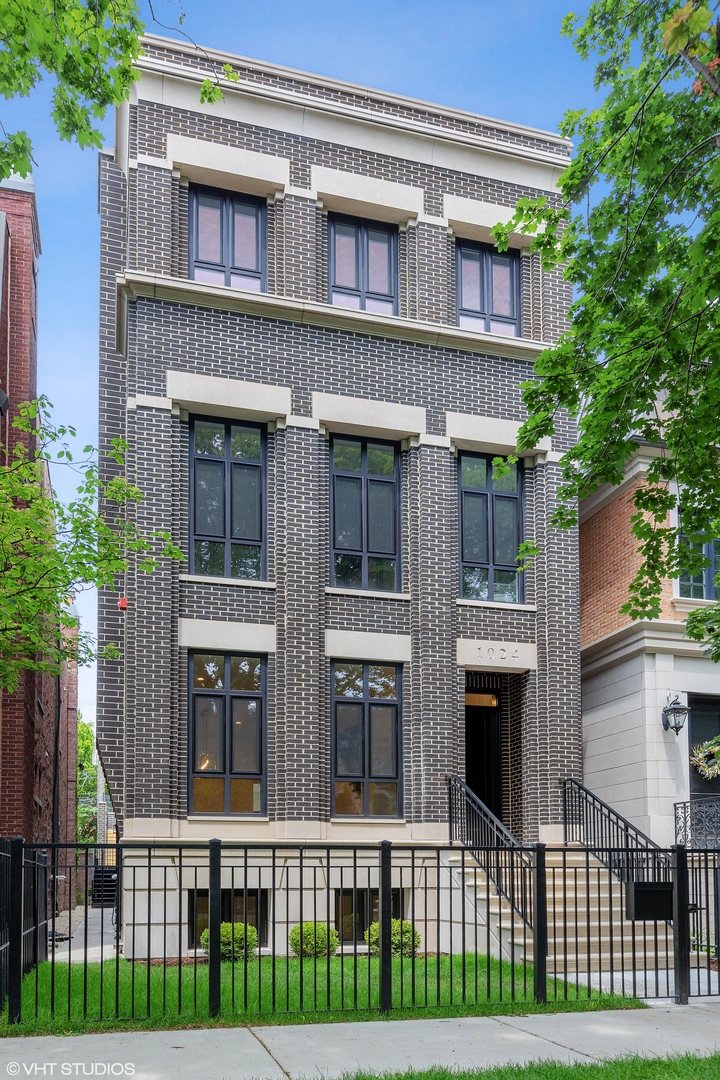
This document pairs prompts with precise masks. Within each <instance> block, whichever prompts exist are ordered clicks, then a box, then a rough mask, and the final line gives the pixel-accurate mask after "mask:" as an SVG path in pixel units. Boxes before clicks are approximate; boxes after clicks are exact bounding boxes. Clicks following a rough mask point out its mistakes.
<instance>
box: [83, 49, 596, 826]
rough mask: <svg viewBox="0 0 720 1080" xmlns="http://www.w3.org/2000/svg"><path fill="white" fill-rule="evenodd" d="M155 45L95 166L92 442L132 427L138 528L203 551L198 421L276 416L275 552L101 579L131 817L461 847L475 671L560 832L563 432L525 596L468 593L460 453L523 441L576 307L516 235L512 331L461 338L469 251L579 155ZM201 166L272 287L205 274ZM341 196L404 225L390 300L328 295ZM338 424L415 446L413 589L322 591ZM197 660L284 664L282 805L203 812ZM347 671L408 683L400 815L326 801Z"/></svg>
mask: <svg viewBox="0 0 720 1080" xmlns="http://www.w3.org/2000/svg"><path fill="white" fill-rule="evenodd" d="M144 48H145V52H144V55H143V57H142V58H141V60H140V61H139V64H138V66H139V70H140V79H139V81H138V82H137V83H136V84H135V85H134V88H133V96H132V99H131V101H130V104H129V105H127V106H125V107H123V108H122V109H121V110H120V112H119V114H118V118H117V125H116V145H115V148H114V150H113V151H112V152H108V153H105V154H103V155H101V158H100V213H101V245H102V246H101V342H100V437H101V447H102V448H103V449H104V450H107V448H108V445H109V441H110V440H111V439H112V438H114V437H116V436H122V437H124V438H126V439H127V440H128V444H129V452H128V456H127V461H126V466H125V469H126V474H127V477H128V479H130V480H132V481H134V482H136V483H137V484H138V485H139V486H140V487H141V489H142V490H143V492H144V493H145V499H144V501H143V502H142V504H141V505H140V507H139V508H138V510H137V516H138V521H139V522H140V524H141V525H142V526H143V527H144V528H147V529H153V528H155V529H163V530H167V531H168V532H170V533H171V534H172V536H173V538H174V539H175V541H176V542H177V543H178V544H179V545H180V547H181V549H182V550H183V551H184V552H185V554H186V556H187V557H188V560H189V557H190V547H189V544H190V538H189V521H190V515H191V506H190V502H189V499H190V483H189V464H188V462H189V445H190V444H189V438H190V434H189V433H190V424H191V423H192V417H193V416H200V417H212V418H221V419H222V418H223V417H224V418H226V419H237V418H239V419H241V420H242V419H245V420H248V421H251V422H252V421H255V422H258V423H262V424H265V425H267V428H266V430H267V443H266V477H267V480H266V487H265V492H264V495H265V506H266V520H265V530H266V537H267V551H266V566H265V572H264V573H263V580H260V581H249V580H237V579H232V578H229V579H227V580H222V579H217V578H215V577H207V578H204V577H203V576H202V575H200V574H197V573H191V567H190V562H189V561H188V563H186V564H184V565H178V564H177V563H170V562H167V561H164V562H163V563H162V565H161V568H160V569H159V570H158V571H157V572H155V573H154V574H152V575H151V576H147V575H144V574H142V573H140V572H139V571H137V570H136V569H132V570H131V571H130V572H129V573H128V574H127V576H126V578H125V579H124V580H122V581H119V582H118V592H115V593H113V592H111V591H109V590H108V591H106V592H103V593H102V595H101V597H100V609H99V633H100V640H101V644H104V643H107V642H117V643H118V644H119V645H120V648H121V652H122V657H121V659H120V660H118V661H103V662H102V663H101V664H100V667H99V676H98V742H99V749H100V753H101V757H102V762H103V766H104V769H105V772H106V775H107V778H108V783H109V788H110V793H111V797H112V801H113V806H114V809H115V811H116V812H117V814H118V820H119V823H120V826H121V829H122V832H123V835H124V836H125V837H126V838H128V839H129V838H136V839H139V838H142V839H146V838H149V839H157V838H163V837H183V838H197V839H207V838H209V837H211V836H220V837H221V838H227V839H230V838H237V839H241V840H248V839H267V840H269V839H273V838H277V839H293V840H295V839H298V840H299V839H307V840H312V839H322V840H330V841H333V842H334V841H338V842H355V841H361V840H379V839H383V838H389V839H392V840H396V841H402V840H403V839H405V840H410V839H413V840H416V841H420V840H438V841H442V840H445V839H446V837H447V817H448V809H447V788H446V779H445V778H446V776H447V774H449V773H454V772H459V773H460V774H461V775H464V774H465V769H466V763H465V702H464V693H465V688H466V673H467V672H470V673H471V675H472V680H474V682H473V686H474V688H475V689H476V690H479V691H480V692H482V690H483V689H486V690H487V691H488V692H496V693H497V694H498V696H499V708H500V715H501V721H500V728H501V737H500V743H501V745H500V748H499V752H498V760H497V768H498V769H499V770H500V771H501V772H502V815H503V819H504V821H505V823H506V824H507V825H508V826H509V827H510V828H512V829H513V831H515V832H516V834H517V835H519V836H520V837H522V838H523V839H525V840H528V841H530V840H535V839H538V838H541V839H546V840H554V839H560V838H561V833H560V832H559V828H560V823H561V808H560V789H559V780H561V779H562V778H564V777H566V776H570V775H575V776H580V774H581V755H582V737H581V730H580V700H579V651H578V650H579V641H578V636H579V629H578V584H577V582H578V561H577V560H578V555H577V537H576V534H575V533H573V532H572V531H571V532H567V533H565V532H563V533H558V532H556V531H553V530H550V529H549V527H548V517H549V514H550V511H551V509H552V507H553V505H554V502H555V498H556V490H557V484H558V481H559V469H558V464H557V462H558V460H559V457H560V456H561V455H562V453H563V451H565V450H566V449H567V448H568V447H569V446H571V445H572V440H573V429H572V425H571V424H570V423H569V422H567V421H565V420H563V421H562V423H561V424H559V425H558V435H557V436H556V437H555V438H554V439H553V440H552V445H543V446H541V447H538V448H536V450H535V451H533V452H532V453H531V454H529V455H528V457H527V458H526V459H525V461H524V471H523V476H524V487H523V523H524V524H523V537H524V539H526V540H535V541H536V542H538V543H539V544H540V546H541V548H542V553H541V555H540V557H539V558H538V559H537V560H536V562H535V564H534V566H533V567H532V569H530V570H529V571H528V572H527V573H526V574H525V583H524V597H523V603H521V604H508V603H494V602H491V601H477V600H467V599H462V598H461V595H460V584H459V555H458V551H459V494H458V458H457V454H458V451H459V450H465V451H471V452H477V453H485V454H489V455H491V456H492V455H495V454H498V453H500V454H503V453H507V452H508V451H509V450H511V449H512V447H513V446H514V439H515V434H516V431H517V427H518V425H519V424H520V423H521V422H522V420H523V419H524V416H525V413H524V409H523V405H522V401H521V391H520V388H519V386H520V383H521V382H522V381H523V380H525V379H527V378H528V377H530V375H531V371H532V364H533V361H534V359H535V358H536V356H537V355H538V353H539V352H540V351H541V348H542V343H543V342H550V341H552V340H554V339H555V338H556V337H557V336H558V334H559V333H560V332H561V331H562V329H563V327H564V326H565V313H566V310H567V306H568V303H569V299H570V297H569V292H568V288H567V286H566V285H565V284H564V282H563V281H562V278H561V276H560V275H559V274H557V273H551V274H547V273H544V272H543V271H542V270H541V267H540V265H539V262H538V260H537V258H536V257H535V256H530V255H529V254H528V252H527V249H526V248H523V249H521V250H520V257H519V294H520V318H519V334H518V336H515V337H508V336H501V335H500V334H491V333H486V332H484V331H483V332H480V331H477V330H474V329H467V328H463V327H459V326H458V325H457V321H458V320H457V314H456V312H457V306H456V305H457V284H456V243H457V240H458V238H460V239H468V240H470V241H476V242H478V241H480V242H485V243H486V244H487V243H489V240H490V235H489V230H490V228H491V226H492V224H494V223H495V222H496V221H497V220H498V219H499V217H500V216H501V215H502V214H507V213H508V211H509V209H510V208H512V207H513V206H514V204H515V203H516V201H517V199H518V198H520V197H521V196H523V195H532V194H537V193H539V192H548V193H552V192H553V191H554V181H555V179H556V177H557V175H558V173H559V171H560V170H561V169H562V168H563V167H564V165H565V164H566V162H567V161H568V158H569V145H568V143H567V142H566V141H565V140H563V139H561V138H560V137H559V136H556V135H553V134H551V133H544V132H538V131H535V130H534V129H530V128H525V127H523V126H521V125H516V124H505V123H503V122H500V121H495V120H487V119H485V118H483V117H480V116H473V115H471V114H468V113H462V112H459V111H457V110H451V109H443V108H441V107H439V106H434V105H428V104H426V103H423V102H417V101H412V100H409V99H405V98H401V97H398V96H395V95H390V94H384V93H381V92H378V91H371V90H366V89H364V88H361V87H356V86H352V85H350V84H346V83H342V82H337V81H334V80H330V79H325V78H321V77H319V76H314V75H306V74H303V73H301V72H295V71H291V70H289V69H286V68H280V67H277V66H274V65H271V64H266V63H262V62H258V61H254V60H246V59H242V58H238V57H232V56H226V55H224V54H221V53H217V52H213V51H212V50H210V51H209V52H207V53H205V52H204V51H203V52H202V53H196V52H195V50H192V49H189V48H186V47H184V46H183V45H181V44H178V43H176V42H170V41H167V40H164V39H161V38H156V37H149V38H147V39H146V40H145V45H144ZM226 62H229V63H231V64H232V65H233V67H234V69H235V70H236V71H237V73H238V76H239V82H238V83H229V84H227V85H223V94H224V97H223V101H222V102H220V103H218V104H215V105H210V106H204V105H201V104H200V100H199V86H200V82H201V81H202V79H203V78H204V77H205V76H206V75H207V74H208V73H211V74H212V73H217V72H220V71H221V69H222V64H223V63H226ZM194 184H195V185H196V184H202V185H205V186H206V187H209V188H213V189H216V190H220V191H231V192H233V193H237V194H247V195H250V196H254V197H260V198H261V199H262V200H263V205H264V206H265V214H266V222H265V230H264V244H265V257H266V281H265V282H264V287H263V289H262V291H248V290H246V289H233V288H229V287H225V286H221V285H214V284H206V283H203V282H201V281H199V280H194V279H193V272H192V265H191V263H190V251H191V246H192V245H191V243H190V234H189V227H190V226H189V222H190V220H191V214H192V211H191V203H190V201H189V199H188V194H189V190H191V186H192V185H194ZM333 214H343V215H350V216H351V217H355V218H358V219H362V220H365V221H370V222H372V221H380V222H385V223H387V222H389V223H391V224H392V225H394V226H396V227H397V230H398V231H397V290H396V299H397V311H398V314H397V315H389V314H388V315H385V314H376V313H374V312H371V311H362V310H351V309H347V308H342V307H337V306H334V305H332V304H331V303H330V302H329V288H330V285H329V281H330V273H331V269H330V266H329V262H328V250H329V228H328V223H329V221H330V220H332V215H333ZM513 243H514V244H515V250H517V249H518V248H519V247H520V245H521V244H522V243H525V244H527V240H526V239H523V238H519V237H517V238H515V239H514V241H513ZM338 433H342V434H344V435H348V436H353V435H355V436H363V437H370V438H375V439H381V440H385V441H390V442H393V443H394V444H396V445H397V447H398V450H399V502H400V513H399V547H398V557H399V561H400V577H399V581H398V585H397V589H398V591H397V592H388V593H387V594H386V595H383V593H382V592H378V591H367V592H366V593H365V594H363V592H362V590H357V589H348V588H342V587H336V586H334V585H333V584H332V576H331V569H332V568H331V525H330V521H331V498H330V443H329V439H330V438H331V437H332V436H333V435H336V434H338ZM104 467H105V470H106V476H107V475H110V473H111V467H110V465H109V464H108V463H107V459H106V461H105V466H104ZM118 595H124V596H126V597H127V610H126V612H125V613H121V612H119V611H118V607H117V598H118ZM378 636H379V637H378ZM383 638H384V639H385V640H383ZM351 643H352V644H351ZM351 649H354V650H355V651H349V650H351ZM193 650H194V651H195V652H197V651H200V652H206V653H218V654H219V653H224V654H244V653H258V654H262V655H263V656H264V657H265V658H266V663H267V667H266V688H265V698H264V700H265V718H264V723H265V747H264V774H265V780H264V783H265V792H266V803H265V805H264V806H263V808H262V809H263V812H262V813H247V814H228V815H220V814H205V815H204V814H199V813H197V812H195V811H194V810H193V808H192V806H191V805H190V804H189V801H188V798H189V796H188V792H189V762H188V753H189V749H188V747H189V742H188V738H189V718H188V698H189V690H188V653H189V652H190V653H192V652H193ZM350 660H354V661H356V662H358V663H361V662H375V663H382V662H383V661H384V662H385V663H386V664H396V665H397V666H398V668H399V669H400V670H401V671H402V697H401V705H400V710H401V721H400V766H399V768H400V779H401V787H402V800H401V807H400V812H399V814H398V816H397V817H395V818H377V817H376V818H373V817H362V816H354V817H343V816H342V815H338V816H336V817H333V816H332V812H331V811H332V801H331V792H332V783H333V780H332V754H333V750H332V746H333V738H332V703H331V681H330V680H331V664H332V663H333V661H338V662H348V661H350ZM472 680H471V681H472ZM467 685H468V686H469V685H470V683H468V684H467Z"/></svg>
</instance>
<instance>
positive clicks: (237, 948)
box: [200, 922, 258, 963]
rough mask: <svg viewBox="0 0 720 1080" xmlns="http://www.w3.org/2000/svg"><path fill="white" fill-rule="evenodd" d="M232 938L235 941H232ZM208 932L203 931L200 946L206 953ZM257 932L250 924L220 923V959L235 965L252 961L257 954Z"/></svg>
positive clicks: (208, 938)
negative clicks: (232, 962) (244, 961)
mask: <svg viewBox="0 0 720 1080" xmlns="http://www.w3.org/2000/svg"><path fill="white" fill-rule="evenodd" d="M233 938H234V939H235V940H234V941H233ZM209 940H210V931H209V930H203V932H202V934H201V935H200V944H201V945H202V947H203V949H204V950H205V952H207V951H208V941H209ZM257 947H258V932H257V930H256V929H255V927H254V926H251V925H250V923H229V922H224V923H220V959H221V960H230V961H235V962H236V963H237V961H238V960H252V958H253V957H254V956H255V953H256V952H257Z"/></svg>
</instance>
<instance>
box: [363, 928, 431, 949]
mask: <svg viewBox="0 0 720 1080" xmlns="http://www.w3.org/2000/svg"><path fill="white" fill-rule="evenodd" d="M365 940H366V941H367V943H368V945H369V946H370V955H371V956H379V955H380V923H379V922H373V923H370V926H369V927H368V929H367V930H366V931H365ZM390 942H391V945H390V947H391V950H392V954H393V956H414V955H415V953H416V952H417V951H418V949H419V948H420V931H419V930H418V929H417V927H416V928H415V930H414V931H413V924H412V923H411V922H410V921H409V920H408V919H392V920H391V922H390Z"/></svg>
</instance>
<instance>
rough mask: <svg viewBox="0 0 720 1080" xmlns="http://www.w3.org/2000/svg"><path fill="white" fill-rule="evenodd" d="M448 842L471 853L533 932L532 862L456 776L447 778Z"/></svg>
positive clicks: (515, 840) (506, 830)
mask: <svg viewBox="0 0 720 1080" xmlns="http://www.w3.org/2000/svg"><path fill="white" fill-rule="evenodd" d="M447 781H448V795H449V800H450V842H451V843H460V844H462V845H463V847H466V848H467V849H468V851H469V852H470V853H471V855H472V857H473V859H474V860H475V862H476V863H478V865H479V866H480V867H481V868H482V870H483V871H484V873H485V874H486V875H487V877H488V879H489V880H490V881H491V882H492V884H493V885H494V886H495V888H496V889H497V891H498V893H499V894H500V895H501V896H502V897H504V899H505V900H507V902H508V903H509V904H510V906H511V907H512V909H513V911H514V912H515V913H516V914H517V915H518V916H519V917H520V918H521V919H522V921H523V922H524V923H525V925H526V926H527V927H529V928H530V929H531V930H532V871H533V858H532V855H531V853H530V852H529V851H528V849H527V847H525V846H523V844H522V842H521V841H520V840H518V838H517V837H516V836H514V835H513V834H512V833H511V832H510V830H509V829H508V828H507V827H506V826H505V825H503V823H502V821H500V819H499V818H497V817H495V815H494V814H493V813H492V811H491V810H489V809H488V808H487V806H485V804H484V803H483V802H481V800H480V799H478V797H477V795H476V794H475V792H474V791H471V789H470V788H469V787H468V786H467V784H466V783H465V781H464V780H462V779H461V778H460V777H459V776H457V775H455V774H452V775H450V776H448V777H447Z"/></svg>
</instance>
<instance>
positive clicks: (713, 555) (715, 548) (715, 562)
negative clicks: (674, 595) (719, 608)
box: [679, 540, 720, 600]
mask: <svg viewBox="0 0 720 1080" xmlns="http://www.w3.org/2000/svg"><path fill="white" fill-rule="evenodd" d="M693 548H694V549H695V550H697V551H699V550H700V549H702V554H703V555H704V556H705V558H706V559H709V560H710V565H709V566H705V567H703V569H702V570H700V571H699V573H697V574H683V575H682V576H681V577H680V582H679V592H680V596H683V597H687V598H688V599H691V600H716V599H718V598H719V597H720V589H718V588H717V587H716V585H715V575H716V574H717V573H720V541H718V540H711V541H710V543H708V544H693Z"/></svg>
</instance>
